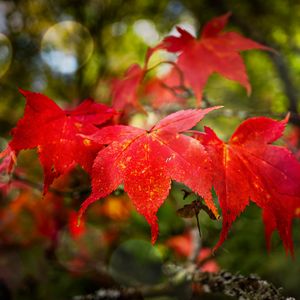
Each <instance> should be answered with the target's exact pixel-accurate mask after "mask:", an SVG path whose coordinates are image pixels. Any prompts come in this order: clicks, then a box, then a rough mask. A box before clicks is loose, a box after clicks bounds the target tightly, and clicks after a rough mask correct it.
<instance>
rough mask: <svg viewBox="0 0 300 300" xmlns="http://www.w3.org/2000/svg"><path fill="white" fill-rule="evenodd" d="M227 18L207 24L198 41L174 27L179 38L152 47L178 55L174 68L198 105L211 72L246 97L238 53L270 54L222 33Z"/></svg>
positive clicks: (245, 76) (254, 43)
mask: <svg viewBox="0 0 300 300" xmlns="http://www.w3.org/2000/svg"><path fill="white" fill-rule="evenodd" d="M229 16H230V14H226V15H223V16H220V17H217V18H214V19H212V20H211V21H209V22H208V23H207V24H206V25H205V26H204V28H203V31H202V34H201V38H200V39H196V38H194V37H193V36H192V35H191V34H189V33H188V32H187V31H185V30H184V29H182V28H180V27H177V31H178V32H179V34H180V36H179V37H176V36H168V37H166V38H165V39H164V40H163V41H162V42H161V43H160V44H159V45H158V46H157V47H156V49H165V50H167V51H169V52H174V53H179V57H178V61H177V65H178V67H179V68H180V69H181V71H182V73H183V74H184V77H185V79H186V82H187V84H189V85H190V86H191V87H192V89H193V90H194V92H195V95H196V98H197V100H198V104H200V101H201V99H202V92H203V88H204V86H205V84H206V82H207V80H208V78H209V76H210V75H211V74H212V73H214V72H217V73H219V74H221V75H222V76H224V77H226V78H228V79H230V80H234V81H237V82H239V83H240V84H241V85H243V86H244V87H245V88H246V90H247V92H248V94H249V93H250V92H251V86H250V83H249V81H248V76H247V73H246V69H245V65H244V63H243V59H242V57H241V56H240V54H239V52H240V51H244V50H251V49H261V50H271V49H270V48H268V47H265V46H263V45H261V44H259V43H256V42H254V41H252V40H250V39H247V38H245V37H243V36H241V35H240V34H238V33H235V32H222V30H223V28H224V27H225V25H226V24H227V21H228V18H229Z"/></svg>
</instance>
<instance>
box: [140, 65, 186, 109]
mask: <svg viewBox="0 0 300 300" xmlns="http://www.w3.org/2000/svg"><path fill="white" fill-rule="evenodd" d="M183 84H184V82H181V78H180V74H179V72H178V70H177V69H176V68H172V69H171V71H170V72H169V73H167V74H166V75H165V76H163V77H161V78H159V77H154V78H152V79H150V80H149V81H148V82H147V83H146V84H145V88H144V94H145V96H146V97H147V98H148V99H149V101H150V102H151V104H152V106H153V107H154V108H160V107H161V106H163V105H167V104H179V105H181V106H182V105H184V104H185V103H186V99H185V98H184V96H183V95H184V90H183V86H182V85H183Z"/></svg>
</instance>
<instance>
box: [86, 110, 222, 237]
mask: <svg viewBox="0 0 300 300" xmlns="http://www.w3.org/2000/svg"><path fill="white" fill-rule="evenodd" d="M214 109H216V108H209V109H205V110H200V109H199V110H185V111H179V112H177V113H174V114H172V115H169V116H168V117H166V118H164V119H163V120H161V121H160V122H159V123H158V124H157V125H156V126H154V127H153V128H152V129H151V130H150V131H146V130H143V129H138V128H134V127H130V126H109V127H105V128H103V129H100V130H99V131H98V132H97V133H95V134H94V135H93V136H90V138H91V139H92V140H96V141H97V142H99V143H102V144H108V146H107V147H105V148H104V149H102V150H100V151H99V153H98V155H97V157H96V159H95V162H94V165H93V171H92V176H91V177H92V193H91V195H90V197H89V198H88V199H86V200H85V202H84V203H83V204H82V207H81V212H80V213H81V214H83V212H84V211H85V210H86V208H87V207H88V206H89V205H90V204H91V203H93V202H95V201H97V200H98V199H100V198H103V197H105V196H107V195H108V194H110V193H111V192H112V191H113V190H115V189H116V188H117V187H118V186H119V185H120V184H121V183H124V189H125V191H126V192H127V193H128V195H129V197H130V198H131V200H132V202H133V204H134V205H135V207H136V209H137V211H138V212H139V213H140V214H142V215H143V216H144V217H145V218H146V220H147V221H148V223H149V224H150V226H151V232H152V242H153V243H154V242H155V240H156V239H157V235H158V224H157V217H156V213H157V211H158V209H159V207H160V206H161V205H162V204H163V202H164V200H165V199H166V197H167V196H168V194H169V189H170V184H171V179H173V180H176V181H179V182H182V183H184V184H186V185H187V186H188V187H190V188H191V189H192V190H193V191H194V192H196V193H198V194H199V195H201V196H202V197H204V199H205V201H206V203H207V205H208V206H209V207H210V209H211V210H213V211H214V213H215V214H217V211H216V208H215V206H214V203H213V201H212V196H211V191H210V190H211V185H212V177H211V172H212V170H211V162H210V159H209V158H208V155H207V153H206V151H205V150H204V147H203V146H202V145H201V144H200V142H198V141H197V140H196V139H193V138H191V137H189V136H186V135H183V134H180V133H179V132H183V131H186V130H188V129H190V128H191V127H192V126H194V125H196V124H197V123H198V122H199V121H200V120H201V119H202V118H203V117H204V116H205V114H207V113H208V112H210V111H212V110H214Z"/></svg>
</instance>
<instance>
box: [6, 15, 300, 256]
mask: <svg viewBox="0 0 300 300" xmlns="http://www.w3.org/2000/svg"><path fill="white" fill-rule="evenodd" d="M228 18H229V14H226V15H223V16H221V17H218V18H215V19H213V20H211V21H210V22H208V23H207V24H206V25H205V26H204V28H203V30H202V33H201V37H200V39H197V38H195V37H193V36H192V35H191V34H190V33H188V32H187V31H185V30H184V29H182V28H180V27H177V30H178V32H179V36H168V37H166V38H165V39H163V41H162V42H161V43H159V44H158V45H157V46H156V47H154V48H151V49H149V50H148V52H147V55H146V59H145V64H144V66H143V67H141V66H139V65H137V64H134V65H132V66H130V67H129V69H128V70H127V71H126V73H125V74H124V76H123V78H119V79H114V80H112V83H111V87H112V107H109V106H107V105H104V104H100V103H96V102H94V101H93V100H91V99H87V100H85V101H83V102H82V103H81V104H80V105H79V106H78V107H76V108H74V109H73V110H63V109H61V108H60V107H59V106H57V105H56V104H55V103H54V102H53V101H52V100H51V99H49V98H48V97H46V96H44V95H42V94H39V93H34V92H29V91H23V90H20V91H21V93H22V94H23V96H24V97H25V98H26V107H25V113H24V117H23V118H22V119H20V120H19V122H18V123H17V125H16V127H15V128H14V129H13V130H12V140H11V141H10V142H9V144H8V147H7V149H6V150H4V151H3V152H2V153H1V154H0V158H3V161H2V164H1V165H0V170H1V171H2V172H3V171H5V170H6V171H11V170H12V169H13V165H14V163H15V161H16V156H17V155H18V153H19V152H20V151H21V150H24V149H37V152H38V156H39V159H40V162H41V165H42V167H43V170H44V174H45V177H44V194H46V193H47V192H48V190H49V186H50V185H51V184H52V183H53V181H54V179H56V178H58V177H59V176H61V175H63V174H66V173H67V172H69V171H70V170H71V169H72V168H73V167H74V166H75V165H77V164H78V165H80V166H81V167H82V168H83V169H84V170H85V171H86V172H87V173H88V174H90V176H91V184H92V192H91V194H90V196H89V197H88V198H87V199H86V200H85V201H84V202H83V203H82V205H81V208H80V211H79V216H82V215H83V213H84V212H85V210H86V209H87V207H88V206H89V205H90V204H92V203H93V202H95V201H97V200H99V199H101V198H104V197H106V196H108V195H109V194H111V193H112V192H113V191H114V190H116V189H117V188H118V187H119V186H120V185H121V184H123V185H124V190H125V191H126V193H127V194H128V196H129V197H130V199H131V201H132V202H133V204H134V206H135V208H136V210H137V211H138V212H139V213H140V214H141V215H143V216H144V217H145V219H146V220H147V222H148V223H149V224H150V227H151V233H152V243H154V242H155V241H156V239H157V236H158V222H157V216H156V214H157V211H158V209H159V208H160V206H161V205H162V204H163V202H164V201H165V199H166V198H167V196H168V194H169V190H170V187H171V180H175V181H178V182H181V183H183V184H184V185H186V186H187V187H189V188H190V189H191V190H192V191H193V192H195V193H196V194H198V195H200V196H201V197H202V198H203V199H204V202H205V204H206V206H207V207H208V209H209V211H210V212H211V213H212V214H213V215H214V217H215V218H218V217H219V212H218V209H217V207H216V204H215V203H214V201H213V198H212V189H213V188H214V190H215V191H216V194H217V196H218V200H219V204H220V208H221V215H222V218H223V228H222V232H221V236H220V239H219V241H218V243H217V245H216V247H215V248H217V247H219V246H220V245H221V244H222V243H223V242H224V240H225V239H226V237H227V234H228V231H229V229H230V227H231V225H232V223H233V222H234V221H235V219H236V218H237V217H238V216H239V215H240V214H241V213H242V212H243V211H244V210H245V208H246V206H247V205H248V204H249V202H250V201H253V202H254V203H256V204H257V205H258V206H259V207H261V208H262V211H263V221H264V223H265V228H266V229H265V232H266V238H267V243H268V246H269V247H270V238H271V234H272V232H273V231H274V230H275V229H277V230H278V232H279V235H280V237H281V239H282V241H283V244H284V246H285V248H286V251H287V252H288V251H290V252H291V253H293V242H292V233H291V231H292V220H293V218H294V217H296V216H297V214H296V212H297V211H299V207H300V163H299V162H298V161H297V159H296V158H295V157H294V156H293V155H292V153H291V152H290V151H289V150H287V149H286V148H284V147H280V146H275V145H271V143H273V142H274V141H276V140H277V139H278V138H280V137H281V135H282V133H283V130H284V128H285V125H286V123H287V121H288V118H286V119H285V120H282V121H277V120H273V119H270V118H266V117H256V118H252V119H249V120H246V121H245V122H243V123H242V124H241V125H240V126H239V127H238V128H237V129H236V131H235V132H234V133H233V135H232V137H231V138H230V140H229V142H228V143H225V142H223V141H221V140H220V139H219V138H218V137H217V135H216V133H215V132H214V131H213V130H212V129H211V128H208V127H205V130H204V132H198V131H192V134H191V132H190V133H189V134H186V133H187V132H189V131H190V129H192V128H193V127H194V126H196V125H197V123H198V122H200V121H201V120H202V119H203V117H204V116H205V115H206V114H208V113H210V112H213V111H214V110H216V109H219V108H220V107H210V108H206V109H199V108H196V109H186V110H180V111H177V112H175V113H173V114H170V115H168V116H166V117H165V118H163V119H162V120H160V121H159V122H158V123H157V124H156V125H154V126H153V127H152V128H151V129H150V130H146V129H141V128H136V127H133V126H129V125H128V124H126V123H124V122H122V120H123V119H124V118H122V117H124V115H126V114H128V113H132V112H133V111H134V109H138V110H142V111H143V110H144V109H143V106H142V104H141V102H140V101H139V99H140V98H142V97H144V96H148V97H149V99H150V102H151V103H152V105H153V107H159V106H161V105H163V104H165V103H179V104H180V103H182V101H183V100H182V97H180V95H179V94H178V93H177V92H179V93H180V90H189V91H191V92H193V94H194V96H195V98H196V102H197V105H200V103H201V99H202V94H203V88H204V86H205V84H206V82H207V80H208V78H209V76H210V75H211V74H213V73H214V72H217V73H219V74H221V75H223V76H225V77H226V78H228V79H231V80H234V81H237V82H238V83H240V84H241V85H242V86H244V87H245V88H246V90H247V92H248V93H250V91H251V86H250V83H249V81H248V77H247V73H246V70H245V66H244V63H243V60H242V58H241V56H240V53H239V52H240V51H243V50H250V49H261V50H271V49H269V48H268V47H265V46H263V45H260V44H258V43H256V42H254V41H252V40H250V39H247V38H244V37H242V36H241V35H239V34H237V33H235V32H223V28H224V27H225V25H226V23H227V21H228ZM160 50H164V51H168V52H171V53H176V54H177V60H176V61H175V62H173V63H172V66H173V68H172V70H171V71H170V73H169V74H167V75H166V76H165V77H162V78H158V77H153V78H151V79H150V80H148V81H147V80H146V74H147V73H148V72H149V70H150V69H149V67H148V62H149V60H150V59H151V57H152V55H153V53H155V52H157V51H160ZM174 91H175V93H174ZM125 119H126V118H125ZM72 222H73V221H72ZM73 223H74V222H73ZM73 230H75V229H73ZM75 231H76V230H75ZM75 231H74V232H75ZM79 231H80V230H79ZM75 234H76V232H75Z"/></svg>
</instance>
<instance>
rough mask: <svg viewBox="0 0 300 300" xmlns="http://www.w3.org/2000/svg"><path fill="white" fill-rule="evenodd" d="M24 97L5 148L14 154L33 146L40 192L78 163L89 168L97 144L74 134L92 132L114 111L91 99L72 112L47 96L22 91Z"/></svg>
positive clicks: (87, 169)
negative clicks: (41, 173) (42, 177)
mask: <svg viewBox="0 0 300 300" xmlns="http://www.w3.org/2000/svg"><path fill="white" fill-rule="evenodd" d="M21 93H22V94H23V95H24V96H25V97H26V107H25V113H24V117H23V118H22V119H20V120H19V122H18V124H17V126H16V127H15V128H14V129H13V130H12V136H13V138H12V140H11V141H10V143H9V147H10V149H11V150H12V151H15V152H16V153H18V152H19V151H20V150H23V149H32V148H37V149H38V153H39V158H40V161H41V163H42V165H43V169H44V173H45V182H44V183H45V184H44V192H46V191H47V189H48V187H49V185H50V184H51V183H52V182H53V180H54V179H55V178H57V177H58V176H60V175H61V174H64V173H66V172H68V171H69V170H70V168H72V167H73V166H74V164H76V163H78V164H80V165H81V166H82V167H83V168H84V169H85V170H86V171H90V169H91V167H92V164H93V160H94V158H95V156H96V154H97V152H98V151H99V147H100V146H99V145H97V144H96V143H93V142H91V141H90V140H87V139H83V138H82V137H81V136H79V135H78V134H92V133H94V132H95V131H96V130H97V127H95V126H94V125H101V124H103V123H105V122H106V121H108V120H109V119H110V118H112V116H113V115H114V114H115V111H114V110H113V109H111V108H109V107H108V106H106V105H103V104H98V103H95V102H94V101H93V100H91V99H87V100H85V101H84V102H82V103H81V104H80V105H79V106H78V107H77V108H75V109H74V110H72V111H63V110H62V109H61V108H60V107H59V106H57V105H56V104H55V103H54V102H53V101H52V100H51V99H49V98H48V97H46V96H44V95H42V94H39V93H32V92H29V91H22V90H21Z"/></svg>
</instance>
